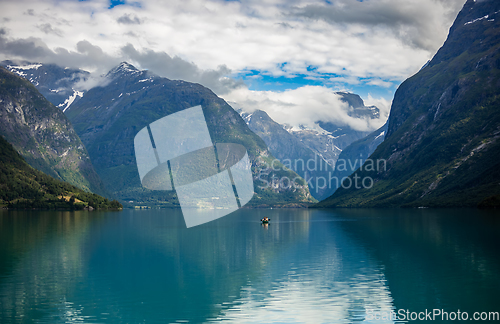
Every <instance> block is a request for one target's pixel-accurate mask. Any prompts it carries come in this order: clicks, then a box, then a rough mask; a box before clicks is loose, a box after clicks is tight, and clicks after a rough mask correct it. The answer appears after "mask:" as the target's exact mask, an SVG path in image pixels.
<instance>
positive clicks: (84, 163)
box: [0, 67, 106, 195]
mask: <svg viewBox="0 0 500 324" xmlns="http://www.w3.org/2000/svg"><path fill="white" fill-rule="evenodd" d="M0 135H2V136H3V137H4V138H5V139H6V140H7V141H8V142H9V143H11V144H12V145H13V146H14V148H15V149H16V150H17V151H18V152H19V153H20V154H21V155H22V156H23V157H24V159H25V160H26V161H27V162H28V164H29V165H31V166H32V167H34V168H35V169H38V170H40V171H42V172H44V173H46V174H48V175H50V176H52V177H54V178H56V179H60V180H64V181H66V182H69V183H70V184H73V185H75V186H77V187H79V188H81V189H83V190H87V191H92V192H94V193H98V194H103V195H106V190H105V189H104V186H103V184H102V182H101V180H100V179H99V176H98V175H97V173H96V172H95V170H94V168H93V166H92V163H91V161H90V158H89V156H88V154H87V151H86V149H85V147H84V145H83V143H82V142H81V141H80V139H79V138H78V135H77V134H76V132H75V131H74V129H73V127H72V125H71V123H70V122H69V120H68V119H67V118H66V116H65V115H64V113H63V112H62V111H61V110H59V109H57V108H56V107H54V105H52V104H51V103H50V102H48V101H47V100H46V99H45V98H44V97H43V96H42V95H41V94H40V93H39V92H38V91H37V90H36V88H35V87H34V86H33V85H32V84H31V83H30V82H29V81H27V80H25V79H23V78H21V77H19V76H17V75H15V74H14V73H12V72H9V71H7V70H5V69H4V68H2V67H0Z"/></svg>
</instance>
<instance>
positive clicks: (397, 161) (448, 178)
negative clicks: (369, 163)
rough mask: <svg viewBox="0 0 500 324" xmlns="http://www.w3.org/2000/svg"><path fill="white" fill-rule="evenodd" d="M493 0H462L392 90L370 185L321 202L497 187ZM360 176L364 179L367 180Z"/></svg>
mask: <svg viewBox="0 0 500 324" xmlns="http://www.w3.org/2000/svg"><path fill="white" fill-rule="evenodd" d="M499 89H500V2H499V1H494V0H483V1H479V0H478V1H474V0H469V1H467V3H466V4H465V5H464V7H463V9H462V10H461V12H460V13H459V14H458V16H457V18H456V20H455V22H454V24H453V26H452V27H451V29H450V34H449V36H448V39H447V40H446V42H445V43H444V45H443V47H442V48H441V49H440V50H439V51H438V52H437V53H436V55H435V56H434V58H433V59H432V60H431V61H430V62H429V64H428V65H427V66H425V67H424V68H423V69H422V70H420V71H419V72H418V73H417V74H416V75H414V76H412V77H411V78H409V79H407V80H406V81H405V82H403V84H401V86H400V87H399V88H398V90H397V91H396V94H395V97H394V100H393V104H392V108H391V114H390V117H389V124H388V130H387V136H386V139H385V141H384V142H383V143H382V144H381V145H380V146H379V147H378V148H377V150H376V151H375V152H374V154H373V155H372V156H371V158H372V159H375V160H377V159H380V160H384V162H385V163H384V164H382V165H381V166H380V168H379V169H378V170H375V171H369V170H366V168H365V169H362V170H360V171H358V172H356V173H355V174H354V175H353V176H351V178H350V179H351V181H352V180H354V177H359V178H360V179H363V178H367V177H369V178H371V179H372V180H373V187H372V188H369V189H368V188H365V189H356V188H353V187H351V188H349V189H339V190H337V192H336V193H335V194H334V195H333V196H332V197H331V198H330V199H328V200H327V201H325V202H323V203H322V204H321V205H322V206H476V205H477V204H478V203H480V202H481V201H482V200H484V199H485V198H487V197H489V196H493V195H498V194H500V185H499V183H500V171H499V170H500V169H499V166H500V165H499V164H498V163H499V162H498V157H499V156H500V142H499V138H500V113H499V107H500V101H499V98H500V90H499ZM367 183H368V182H367Z"/></svg>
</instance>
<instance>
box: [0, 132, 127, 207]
mask: <svg viewBox="0 0 500 324" xmlns="http://www.w3.org/2000/svg"><path fill="white" fill-rule="evenodd" d="M0 206H1V207H4V206H7V207H8V208H43V209H55V208H57V209H84V208H89V207H92V208H98V209H108V208H113V209H117V208H121V207H122V206H121V204H120V203H119V202H117V201H113V202H110V201H109V200H107V199H106V198H103V197H101V196H98V195H96V194H93V193H88V192H85V191H83V190H81V189H79V188H77V187H75V186H72V185H70V184H68V183H65V182H63V181H60V180H56V179H54V178H52V177H50V176H48V175H46V174H44V173H43V172H40V171H38V170H35V169H33V168H32V167H30V166H29V165H28V164H27V163H26V161H24V160H23V158H22V157H21V156H20V155H19V153H17V152H16V150H14V148H13V147H12V145H11V144H9V143H8V142H7V141H6V140H5V139H4V138H3V137H2V136H0Z"/></svg>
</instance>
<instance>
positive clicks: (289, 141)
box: [240, 110, 333, 200]
mask: <svg viewBox="0 0 500 324" xmlns="http://www.w3.org/2000/svg"><path fill="white" fill-rule="evenodd" d="M240 114H241V116H242V117H243V120H245V122H246V123H247V125H248V127H250V129H251V130H252V131H253V132H254V133H255V134H257V135H258V136H259V137H260V138H261V139H262V140H264V142H265V143H266V145H267V147H268V148H269V151H271V153H272V154H273V156H274V157H276V158H277V159H278V160H280V161H281V162H282V163H283V164H284V165H285V166H286V167H288V168H289V169H291V170H293V171H294V172H296V173H297V174H298V175H300V176H301V177H302V178H304V179H305V180H306V181H307V183H308V186H309V191H310V192H311V195H313V197H314V198H316V199H317V200H321V199H324V198H326V197H329V196H330V195H331V194H332V193H333V191H331V190H330V188H328V186H325V185H323V182H322V180H320V178H324V179H328V172H329V171H330V172H333V167H332V166H331V165H329V164H328V163H327V162H326V161H325V160H324V159H323V158H322V157H321V156H320V155H318V154H317V153H315V151H313V150H312V149H311V148H310V147H308V146H306V145H305V144H304V143H302V141H301V140H300V139H299V138H297V137H296V136H294V134H293V133H290V132H288V131H287V130H286V129H285V127H284V126H282V125H280V124H278V123H277V122H275V121H274V120H272V119H271V117H269V115H268V114H267V113H266V112H264V111H262V110H256V111H254V112H253V113H251V114H248V113H244V112H240ZM308 162H309V167H308Z"/></svg>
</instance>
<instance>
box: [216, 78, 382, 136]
mask: <svg viewBox="0 0 500 324" xmlns="http://www.w3.org/2000/svg"><path fill="white" fill-rule="evenodd" d="M224 99H226V100H227V101H228V102H229V103H230V104H231V105H232V106H233V107H234V108H235V109H242V110H243V111H246V112H250V113H251V112H253V111H254V110H256V109H260V110H264V111H266V112H267V114H268V115H269V116H270V117H271V118H272V119H273V120H274V121H276V122H278V123H280V124H289V125H292V126H298V125H304V126H307V127H309V128H315V127H317V122H318V121H323V122H335V123H337V124H343V125H346V126H349V127H351V128H353V129H356V130H361V131H372V130H375V129H377V128H379V127H380V126H382V125H383V124H384V123H385V121H386V120H387V117H388V112H389V109H390V102H388V101H387V100H385V99H383V98H380V99H375V98H372V97H371V96H369V102H365V105H367V106H368V105H376V106H377V107H379V108H380V110H381V113H380V118H379V119H373V120H372V119H359V118H353V117H351V116H349V115H348V105H347V104H346V103H345V102H343V101H341V100H340V99H341V97H340V96H339V95H337V94H336V93H335V91H333V90H332V89H329V88H327V87H321V86H304V87H301V88H297V89H294V90H286V91H283V92H273V91H251V90H248V89H244V88H240V89H236V90H234V91H232V92H230V93H229V94H227V95H225V96H224Z"/></svg>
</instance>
